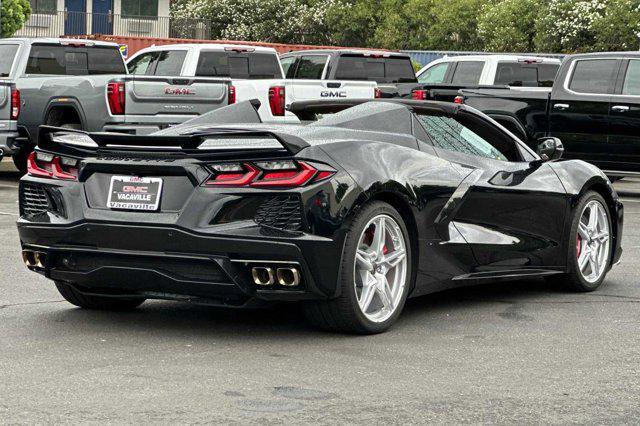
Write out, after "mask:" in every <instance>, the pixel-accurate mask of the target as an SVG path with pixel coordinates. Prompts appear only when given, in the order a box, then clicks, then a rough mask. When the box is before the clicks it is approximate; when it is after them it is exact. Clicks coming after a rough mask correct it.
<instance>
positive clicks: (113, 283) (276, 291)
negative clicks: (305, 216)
mask: <svg viewBox="0 0 640 426" xmlns="http://www.w3.org/2000/svg"><path fill="white" fill-rule="evenodd" d="M18 231H19V235H20V240H21V243H22V248H23V250H31V251H34V252H35V251H37V252H40V253H44V254H45V255H46V261H45V262H44V265H43V267H42V268H36V267H31V268H30V269H32V270H35V271H36V272H40V273H42V274H44V275H45V276H47V277H48V278H50V279H53V280H61V281H67V282H71V283H73V284H74V285H76V286H78V288H79V289H81V291H85V292H94V293H95V292H97V293H104V294H109V293H114V294H118V295H141V296H144V297H147V298H161V299H185V298H186V299H203V300H207V301H208V302H207V303H211V304H220V305H227V306H243V305H246V304H250V303H252V302H255V301H293V300H309V299H326V298H330V297H332V296H333V295H335V294H336V287H335V286H336V281H337V279H336V278H337V272H338V268H339V259H340V255H339V254H340V253H341V247H340V245H339V244H336V242H334V241H333V240H331V239H327V238H323V237H316V236H310V235H305V236H301V237H298V238H295V239H288V240H286V239H282V238H275V237H272V236H269V235H265V231H264V230H262V229H261V228H259V227H257V226H255V225H253V226H249V225H248V226H247V227H245V228H242V229H239V230H237V233H240V234H244V235H242V236H241V235H224V236H222V235H205V234H201V233H197V232H193V231H190V230H185V229H180V228H178V227H175V226H149V225H121V224H109V223H92V222H84V223H79V224H75V225H72V226H59V225H43V224H34V223H30V222H27V221H25V220H24V219H20V220H19V221H18ZM70 242H72V243H70ZM159 248H162V251H159ZM336 254H337V255H336ZM254 265H255V266H270V267H273V268H277V267H278V265H286V266H295V267H297V268H299V270H300V273H301V277H302V279H301V282H300V285H299V286H298V287H295V288H294V287H284V286H279V285H277V284H276V285H273V286H269V287H262V286H258V285H256V284H254V283H253V279H252V277H251V272H250V271H251V267H252V266H254Z"/></svg>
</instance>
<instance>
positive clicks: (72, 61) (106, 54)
mask: <svg viewBox="0 0 640 426" xmlns="http://www.w3.org/2000/svg"><path fill="white" fill-rule="evenodd" d="M26 73H27V74H52V75H84V74H125V73H126V70H125V66H124V61H123V60H122V55H121V54H120V50H119V49H118V48H117V47H104V46H95V47H89V46H62V45H56V44H34V45H32V46H31V51H30V52H29V61H28V62H27V69H26Z"/></svg>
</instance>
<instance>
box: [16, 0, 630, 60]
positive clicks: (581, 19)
mask: <svg viewBox="0 0 640 426" xmlns="http://www.w3.org/2000/svg"><path fill="white" fill-rule="evenodd" d="M10 1H14V2H15V1H25V0H10ZM172 14H173V15H174V16H175V17H186V18H204V19H206V20H208V22H210V26H211V38H222V39H235V40H255V41H270V42H282V43H309V44H331V45H337V46H359V47H379V48H390V49H424V50H467V51H472V50H473V51H475V50H477V51H493V52H536V51H537V52H549V53H573V52H588V51H594V50H635V49H637V47H638V44H639V42H638V36H639V33H640V0H175V1H173V2H172Z"/></svg>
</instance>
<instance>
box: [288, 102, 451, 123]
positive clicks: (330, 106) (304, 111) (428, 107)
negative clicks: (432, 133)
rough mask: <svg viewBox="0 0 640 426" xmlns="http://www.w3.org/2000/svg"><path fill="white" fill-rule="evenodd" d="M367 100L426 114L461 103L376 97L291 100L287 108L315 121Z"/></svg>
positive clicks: (300, 118)
mask: <svg viewBox="0 0 640 426" xmlns="http://www.w3.org/2000/svg"><path fill="white" fill-rule="evenodd" d="M368 102H389V103H394V104H401V105H405V106H406V107H407V108H409V109H411V110H413V111H415V112H424V113H428V114H445V115H453V114H456V113H457V112H458V111H459V110H460V109H461V108H464V106H463V105H459V104H454V103H452V102H439V101H416V100H412V99H398V98H377V99H343V100H332V101H324V100H313V101H298V102H292V103H291V104H289V106H288V107H287V110H288V111H290V112H292V113H293V114H295V115H296V116H297V117H298V119H299V120H302V121H315V120H317V115H318V114H335V113H338V112H340V111H344V110H346V109H349V108H352V107H354V106H357V105H361V104H365V103H368Z"/></svg>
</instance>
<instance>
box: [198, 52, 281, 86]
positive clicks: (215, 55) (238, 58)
mask: <svg viewBox="0 0 640 426" xmlns="http://www.w3.org/2000/svg"><path fill="white" fill-rule="evenodd" d="M196 76H198V77H230V78H244V79H269V78H282V70H281V68H280V62H279V60H278V55H276V54H275V53H249V54H247V53H236V52H201V53H200V57H199V58H198V67H197V68H196Z"/></svg>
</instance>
